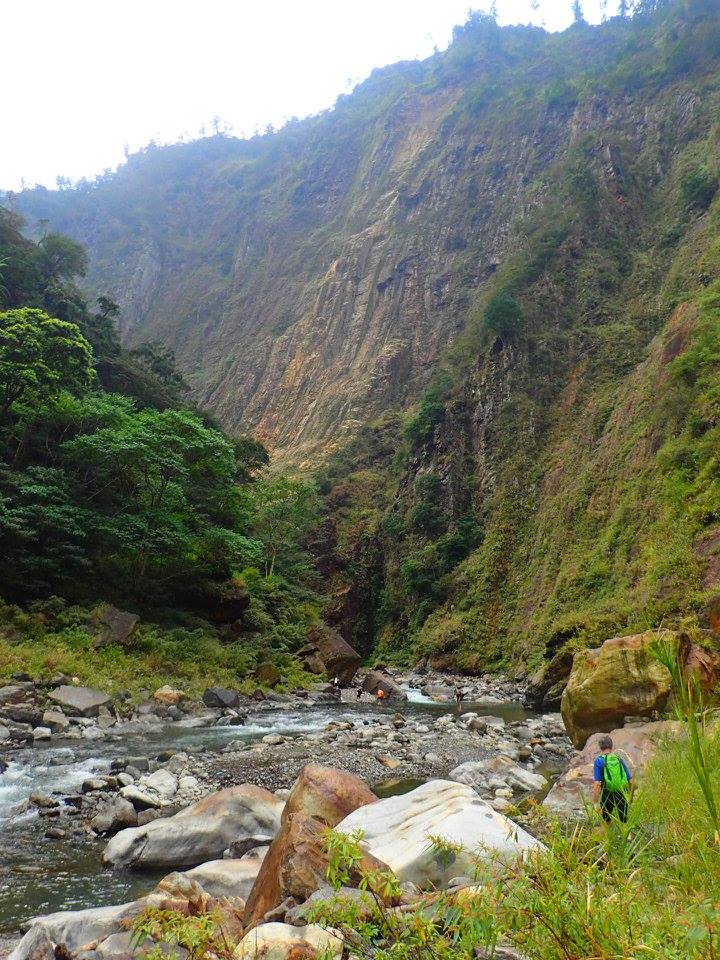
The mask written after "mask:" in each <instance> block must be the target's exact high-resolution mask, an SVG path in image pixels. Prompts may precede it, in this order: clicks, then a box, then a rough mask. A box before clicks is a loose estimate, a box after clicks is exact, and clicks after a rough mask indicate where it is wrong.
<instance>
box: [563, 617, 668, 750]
mask: <svg viewBox="0 0 720 960" xmlns="http://www.w3.org/2000/svg"><path fill="white" fill-rule="evenodd" d="M658 639H660V640H661V641H664V642H666V643H669V644H671V645H672V646H673V647H674V648H675V649H676V650H678V651H679V649H680V639H679V636H678V634H675V633H672V632H671V631H668V630H665V631H661V632H657V631H654V630H648V631H646V632H645V633H637V634H633V635H632V636H628V637H613V638H612V639H611V640H606V641H605V642H604V643H603V644H602V646H600V647H598V648H596V649H594V650H581V651H579V652H578V653H576V654H575V658H574V660H573V667H572V671H571V673H570V677H569V679H568V682H567V686H566V687H565V691H564V692H563V695H562V701H561V712H562V717H563V720H564V722H565V727H566V729H567V732H568V736H569V737H570V739H571V740H572V742H573V744H574V745H575V747H577V748H578V749H581V748H582V747H583V746H584V745H585V742H586V741H587V739H588V737H589V736H590V735H591V734H593V733H600V732H604V733H608V732H609V731H610V730H614V729H616V728H618V727H621V726H622V724H623V720H624V718H625V717H647V716H649V715H651V714H654V713H657V712H658V711H661V710H663V709H664V708H665V706H666V704H667V702H668V699H669V698H670V694H671V691H672V679H671V677H670V673H669V671H668V670H667V668H666V667H664V666H663V665H662V664H661V663H659V662H658V661H657V660H656V659H655V657H654V656H653V655H652V651H651V648H652V645H653V644H654V643H655V642H657V640H658Z"/></svg>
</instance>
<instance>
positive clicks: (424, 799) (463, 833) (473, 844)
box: [335, 780, 543, 887]
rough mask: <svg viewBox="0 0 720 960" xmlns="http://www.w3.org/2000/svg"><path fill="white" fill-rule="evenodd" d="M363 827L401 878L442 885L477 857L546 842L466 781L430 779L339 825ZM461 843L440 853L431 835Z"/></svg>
mask: <svg viewBox="0 0 720 960" xmlns="http://www.w3.org/2000/svg"><path fill="white" fill-rule="evenodd" d="M335 829H336V830H337V831H338V832H341V833H346V834H352V833H353V832H355V831H356V830H362V832H363V840H362V843H361V845H362V847H363V848H364V849H365V850H367V851H369V852H370V853H371V854H372V855H373V856H375V857H377V858H378V859H379V860H382V861H384V862H385V863H387V865H388V866H389V867H390V869H391V870H393V871H394V873H395V874H396V875H397V877H398V878H399V879H400V880H401V881H404V880H409V881H411V882H412V883H416V884H418V885H419V886H428V885H430V884H432V885H434V886H437V887H442V886H444V885H445V884H446V883H447V882H448V881H449V880H450V879H452V877H455V876H458V875H459V874H461V873H462V874H465V873H469V874H472V872H473V862H474V859H475V857H477V856H480V857H483V858H493V859H497V861H498V862H500V861H502V860H513V859H516V858H518V857H525V856H527V855H529V854H530V853H532V852H533V851H536V850H541V849H543V846H542V844H541V843H540V842H539V841H538V840H536V839H535V838H534V837H532V836H530V834H529V833H527V832H526V831H525V830H523V829H522V828H521V827H519V826H518V825H517V824H516V823H513V822H512V821H511V820H508V819H507V817H504V816H503V815H502V814H500V813H498V812H496V811H495V810H493V809H492V807H491V806H490V805H489V804H487V803H485V801H484V800H481V799H480V797H479V796H478V795H477V793H476V792H475V791H474V790H472V789H471V788H470V787H468V786H467V785H465V784H462V783H455V782H452V781H448V780H431V781H429V782H428V783H426V784H423V786H421V787H417V788H416V789H415V790H412V791H410V792H409V793H406V794H403V795H402V796H398V797H389V798H388V799H387V800H379V801H378V802H377V803H373V804H370V805H369V806H366V807H360V809H359V810H356V811H355V812H354V813H351V814H350V816H348V817H346V818H345V819H344V820H343V821H341V823H339V824H338V825H337V827H336V828H335ZM431 836H433V837H440V838H442V839H443V840H447V841H448V842H449V843H451V844H460V845H462V849H461V850H460V851H459V852H457V853H455V852H453V851H450V852H449V853H448V852H447V851H438V850H436V849H435V848H434V847H433V845H432V843H431V842H430V839H429V838H430V837H431Z"/></svg>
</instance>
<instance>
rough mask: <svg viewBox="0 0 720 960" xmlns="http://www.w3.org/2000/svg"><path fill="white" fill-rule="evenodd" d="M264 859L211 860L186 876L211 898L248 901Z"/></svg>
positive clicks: (194, 868) (188, 872)
mask: <svg viewBox="0 0 720 960" xmlns="http://www.w3.org/2000/svg"><path fill="white" fill-rule="evenodd" d="M262 862H263V858H262V857H247V858H239V859H225V858H223V859H222V860H210V861H209V862H208V863H201V864H200V865H199V866H197V867H193V869H192V870H188V871H187V872H186V873H185V874H184V876H186V877H188V878H189V879H190V880H195V881H197V882H198V883H199V884H200V886H201V887H202V888H203V890H205V891H206V893H209V894H210V896H211V897H228V898H231V899H233V898H238V897H239V898H241V899H242V900H247V898H248V897H249V896H250V891H251V890H252V888H253V885H254V883H255V881H256V880H257V875H258V873H259V872H260V867H261V866H262Z"/></svg>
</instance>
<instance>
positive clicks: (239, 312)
mask: <svg viewBox="0 0 720 960" xmlns="http://www.w3.org/2000/svg"><path fill="white" fill-rule="evenodd" d="M719 66H720V11H719V10H718V7H717V4H715V3H713V2H711V0H655V2H644V3H641V4H638V5H637V11H636V13H635V15H634V16H633V17H632V18H628V17H616V18H614V19H612V20H611V21H609V22H607V23H605V24H603V25H601V26H599V27H589V26H587V25H586V24H584V23H582V22H578V23H576V24H575V25H574V26H573V27H572V28H571V29H569V30H568V31H566V32H565V33H563V34H560V35H548V34H546V33H544V32H543V31H541V30H538V29H534V28H526V27H514V28H502V29H501V28H499V27H498V26H497V25H496V23H495V21H494V20H493V19H492V18H491V17H489V16H483V15H476V16H473V17H472V18H471V19H470V20H469V21H468V23H467V24H466V25H465V26H464V27H462V28H458V29H457V30H456V32H455V38H454V42H453V44H452V45H451V47H450V48H449V50H448V51H447V52H445V53H442V54H437V55H435V56H434V57H432V58H430V59H429V60H427V61H424V62H422V63H407V64H399V65H396V66H395V67H391V68H387V69H385V70H382V71H377V72H376V73H375V74H373V76H371V78H370V79H369V80H368V81H367V82H366V83H364V84H362V85H361V86H360V87H359V88H358V89H357V90H356V91H355V92H354V93H353V94H352V95H351V96H349V97H347V98H342V99H341V101H340V102H339V103H338V104H337V106H336V108H335V109H334V110H333V111H331V112H329V113H327V114H324V115H322V116H320V117H317V118H313V119H310V120H307V121H303V122H299V123H293V124H290V125H288V127H286V128H285V129H283V130H282V131H280V132H278V133H275V134H269V135H267V136H264V137H259V138H255V139H254V140H251V141H247V142H240V141H236V140H233V139H232V138H228V137H213V138H210V139H207V140H203V141H199V142H197V143H195V144H189V145H177V146H174V147H168V148H149V149H148V150H146V151H144V152H143V153H141V154H139V155H136V156H133V157H130V158H129V160H128V163H127V164H126V165H125V166H123V167H122V168H121V169H120V170H119V171H118V172H117V173H116V174H113V175H109V176H107V177H103V178H100V179H99V180H98V181H96V182H94V183H87V184H79V185H77V186H75V187H73V188H71V189H67V188H66V189H63V190H60V191H57V192H56V191H47V190H43V189H36V190H33V191H27V192H25V193H23V194H22V195H19V196H15V197H11V198H9V200H8V202H9V203H10V204H11V205H12V206H13V207H14V208H15V209H17V210H20V211H22V212H23V214H24V215H25V216H26V217H27V218H28V220H29V223H30V224H31V226H32V227H33V228H34V225H35V223H36V222H37V221H38V220H43V221H49V229H51V230H53V231H54V230H60V231H63V232H67V233H68V234H70V235H71V236H72V237H74V238H76V239H78V240H81V241H82V242H83V243H85V244H86V245H87V248H88V253H89V257H90V266H89V271H88V276H87V279H86V281H85V282H84V288H85V289H86V290H92V291H94V292H95V293H99V292H104V293H106V294H109V295H110V296H112V297H113V298H115V299H117V300H118V302H119V304H120V306H121V314H120V316H121V318H122V320H121V331H122V335H123V338H124V342H125V343H126V344H127V345H128V346H129V347H135V346H137V345H138V344H139V343H141V342H142V341H144V340H146V339H148V338H150V339H157V340H160V341H161V342H162V343H163V344H164V348H163V349H166V350H167V349H172V350H174V351H175V352H176V354H177V357H178V363H179V366H180V369H181V370H182V371H183V374H184V375H185V376H186V377H187V379H188V381H189V383H190V385H191V391H192V395H193V397H194V398H195V399H196V401H198V402H199V403H200V404H201V405H203V406H205V407H207V408H208V409H210V410H211V411H212V412H213V414H214V415H215V416H217V417H218V418H219V420H220V422H221V423H222V424H223V426H224V427H225V428H226V429H227V430H228V431H229V432H230V433H234V432H236V431H238V430H239V429H240V424H241V423H242V424H244V425H246V427H247V429H251V430H253V431H255V432H256V433H257V435H258V436H260V437H261V438H262V439H263V440H264V441H266V442H267V443H268V444H269V445H270V447H271V448H273V449H275V450H276V451H277V453H278V456H279V458H280V459H281V460H282V461H285V462H287V461H295V462H296V463H300V464H302V465H304V466H311V467H313V469H316V470H317V472H318V476H319V480H320V489H321V491H322V494H323V496H324V500H325V507H326V517H325V521H324V523H323V526H322V527H321V529H320V530H319V531H318V532H316V534H315V536H314V538H313V539H314V550H315V553H316V555H317V557H318V563H319V566H320V570H321V572H322V574H323V577H324V585H325V587H326V589H327V591H328V593H329V597H330V599H329V601H328V605H327V615H328V616H329V617H330V619H331V620H332V621H333V622H335V623H336V624H338V625H339V626H340V627H341V629H342V631H343V633H344V634H345V635H346V636H347V638H348V639H349V640H351V642H354V643H355V644H356V645H357V646H358V647H359V648H360V649H362V650H363V651H364V652H366V653H370V652H371V651H373V650H377V651H379V655H380V656H382V657H384V658H385V657H405V658H410V657H415V656H417V655H420V656H422V655H428V656H430V657H431V658H432V659H433V660H434V662H435V663H437V664H442V665H448V664H458V665H460V666H462V667H463V668H466V669H469V670H478V669H484V668H485V667H488V666H497V665H500V664H512V665H514V666H518V665H521V666H522V668H523V669H525V670H527V669H529V668H530V667H533V666H534V665H536V664H538V663H540V661H541V660H542V658H543V657H545V659H546V660H548V661H550V660H552V661H553V664H552V668H551V669H550V670H549V671H548V672H547V674H546V679H545V680H544V681H543V683H544V686H545V688H549V687H550V686H552V685H553V684H554V683H555V682H556V681H557V680H559V679H562V676H563V675H564V673H565V672H566V670H567V669H568V668H569V662H570V654H571V653H572V651H573V650H574V649H575V648H576V647H577V646H579V645H583V644H587V643H596V642H599V641H601V640H603V639H605V638H606V637H608V636H611V635H613V634H614V633H619V632H627V631H630V630H633V629H635V628H639V627H645V626H649V625H654V624H658V623H660V622H669V621H678V620H687V621H688V622H698V619H699V620H700V621H703V618H706V617H707V616H708V615H709V614H708V613H707V610H708V604H709V603H710V602H711V600H712V598H713V596H714V595H715V594H716V593H718V592H719V591H718V588H719V587H720V561H718V557H717V549H718V546H720V528H719V527H718V523H719V522H720V500H719V499H718V497H719V495H720V493H719V490H718V480H717V477H716V473H717V465H716V453H715V451H716V446H717V440H718V430H719V429H720V428H719V427H718V416H717V410H716V406H717V397H716V393H717V390H716V380H717V374H718V364H719V363H720V277H719V275H718V268H719V266H720V247H718V226H719V218H720V201H719V200H718V199H717V192H718V182H719V179H718V178H719V175H720V149H719V148H720V128H719V127H718V116H719V113H718V111H719V108H720V81H719V80H718V77H719V75H720V74H719V71H718V68H719ZM198 429H199V428H198ZM68 442H69V444H70V446H69V447H67V448H66V449H67V450H69V453H68V454H66V455H67V456H70V455H71V454H72V451H73V450H77V451H78V454H77V455H79V451H80V450H81V449H82V450H83V456H84V451H86V450H89V449H90V448H91V447H92V444H91V443H90V442H89V441H87V440H85V441H81V442H78V440H76V439H71V440H69V441H68ZM225 442H226V441H225ZM73 445H74V446H73ZM543 683H541V684H540V685H541V687H542V686H543Z"/></svg>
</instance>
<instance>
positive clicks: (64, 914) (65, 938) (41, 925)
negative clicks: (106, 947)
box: [17, 900, 145, 957]
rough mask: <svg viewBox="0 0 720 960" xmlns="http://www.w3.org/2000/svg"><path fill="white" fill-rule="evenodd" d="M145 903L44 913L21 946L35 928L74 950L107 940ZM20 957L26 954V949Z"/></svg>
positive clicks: (53, 940) (140, 910) (138, 902)
mask: <svg viewBox="0 0 720 960" xmlns="http://www.w3.org/2000/svg"><path fill="white" fill-rule="evenodd" d="M144 907H145V901H144V900H135V901H133V902H132V903H122V904H120V905H118V906H112V907H93V908H91V909H89V910H62V911H60V912H59V913H50V914H47V915H46V916H44V917H34V918H33V919H32V920H31V921H30V923H29V929H28V932H27V933H26V934H25V937H23V939H22V940H21V941H20V944H19V945H18V948H17V949H18V950H21V949H24V948H23V944H24V943H25V941H26V938H28V937H29V936H30V934H31V933H33V931H36V932H35V936H37V930H39V931H40V932H42V933H44V934H45V936H46V937H48V939H49V940H51V941H52V942H53V943H55V944H58V945H62V946H63V947H64V948H65V950H66V951H67V952H68V953H70V954H74V953H77V952H78V951H80V950H81V949H82V948H83V947H84V946H86V945H87V944H90V943H93V942H96V941H98V940H105V939H106V938H107V937H109V936H110V935H111V934H113V933H117V932H118V931H119V930H120V926H121V924H122V923H123V922H126V921H131V920H132V919H133V917H136V916H137V915H138V914H139V913H141V912H142V910H143V909H144ZM20 957H25V954H24V953H21V954H20Z"/></svg>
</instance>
